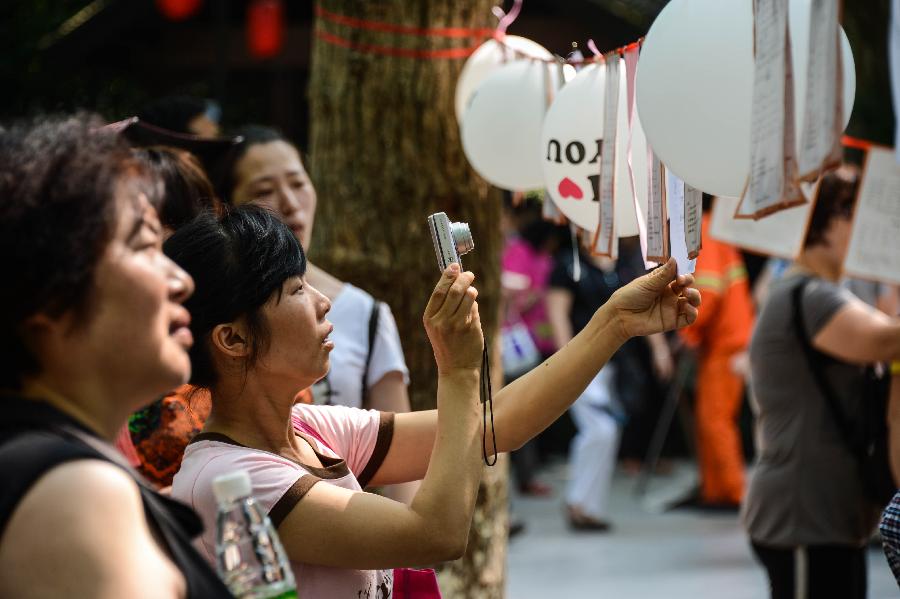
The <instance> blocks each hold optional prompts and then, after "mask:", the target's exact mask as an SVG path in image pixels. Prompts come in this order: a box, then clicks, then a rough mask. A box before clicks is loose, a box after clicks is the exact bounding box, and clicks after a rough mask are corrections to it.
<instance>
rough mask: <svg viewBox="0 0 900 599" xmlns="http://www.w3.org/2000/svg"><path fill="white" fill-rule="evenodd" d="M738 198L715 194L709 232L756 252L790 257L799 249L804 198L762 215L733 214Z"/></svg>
mask: <svg viewBox="0 0 900 599" xmlns="http://www.w3.org/2000/svg"><path fill="white" fill-rule="evenodd" d="M737 205H738V199H737V198H728V197H716V198H715V201H714V203H713V209H712V216H711V218H710V225H709V236H710V237H712V238H713V239H718V240H719V241H724V242H725V243H729V244H731V245H735V246H737V247H740V248H743V249H745V250H749V251H751V252H754V253H757V254H766V255H768V256H777V257H779V258H785V259H787V260H792V259H794V258H795V257H796V256H797V253H798V252H799V251H800V245H801V244H802V242H803V238H804V235H805V233H806V227H807V222H808V221H809V215H810V211H811V208H812V204H811V203H810V202H807V203H805V204H800V205H798V206H794V207H793V208H788V209H787V210H782V211H780V212H776V213H775V214H770V215H769V216H767V217H766V218H761V219H759V220H753V219H752V218H734V211H735V210H736V209H737Z"/></svg>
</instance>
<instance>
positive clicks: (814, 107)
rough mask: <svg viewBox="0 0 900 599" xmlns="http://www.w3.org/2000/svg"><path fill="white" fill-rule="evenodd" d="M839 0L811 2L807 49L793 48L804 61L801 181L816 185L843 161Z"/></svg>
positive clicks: (842, 80)
mask: <svg viewBox="0 0 900 599" xmlns="http://www.w3.org/2000/svg"><path fill="white" fill-rule="evenodd" d="M839 5H840V2H839V0H811V2H810V5H809V8H810V10H809V47H807V48H799V47H798V48H793V49H792V52H799V53H800V58H801V59H803V58H804V57H805V58H806V59H807V68H806V99H805V102H804V105H805V107H806V108H805V114H803V117H802V118H803V121H802V122H803V129H802V132H801V134H800V154H799V155H798V157H797V162H798V166H799V169H800V178H801V179H802V180H805V181H815V180H816V179H818V178H819V174H820V173H821V172H822V171H824V170H825V169H829V168H832V167H835V166H837V165H839V164H840V163H841V160H842V159H843V148H842V147H841V132H842V130H843V117H844V101H843V97H844V93H843V87H844V77H843V75H842V65H841V38H840V25H839V23H838V13H839V12H840V6H839Z"/></svg>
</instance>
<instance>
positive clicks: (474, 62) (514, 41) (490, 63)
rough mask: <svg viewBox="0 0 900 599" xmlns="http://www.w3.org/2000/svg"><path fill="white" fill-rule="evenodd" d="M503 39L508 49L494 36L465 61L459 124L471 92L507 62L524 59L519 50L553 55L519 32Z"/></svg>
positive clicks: (458, 86)
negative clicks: (517, 53) (519, 54)
mask: <svg viewBox="0 0 900 599" xmlns="http://www.w3.org/2000/svg"><path fill="white" fill-rule="evenodd" d="M503 42H504V43H505V44H506V46H508V49H504V47H503V45H502V44H500V43H499V42H498V41H497V40H494V39H490V40H488V41H486V42H484V43H483V44H481V45H480V46H478V49H476V50H475V52H473V53H472V55H471V56H470V57H469V58H468V60H466V64H465V65H463V68H462V71H461V72H460V74H459V79H457V81H456V120H457V122H459V123H460V124H461V123H462V117H463V115H464V114H465V112H466V106H468V103H469V100H470V99H471V97H472V94H473V93H475V90H476V89H478V86H479V85H481V83H482V82H483V81H484V80H485V79H487V77H488V75H490V74H491V73H493V72H494V71H496V70H497V69H499V68H500V67H502V66H503V65H504V64H506V63H507V62H511V61H514V60H522V57H521V56H518V55H516V52H520V53H521V54H524V55H526V56H531V57H534V58H540V59H543V60H550V59H552V58H553V54H551V53H550V51H549V50H547V49H546V48H545V47H543V46H542V45H540V44H539V43H537V42H533V41H531V40H530V39H527V38H524V37H520V36H518V35H507V36H505V37H504V38H503Z"/></svg>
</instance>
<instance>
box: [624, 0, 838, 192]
mask: <svg viewBox="0 0 900 599" xmlns="http://www.w3.org/2000/svg"><path fill="white" fill-rule="evenodd" d="M810 2H811V0H791V3H790V17H789V18H790V33H791V40H792V48H791V49H792V56H793V71H794V97H795V102H794V105H795V116H796V121H795V122H796V132H797V143H798V146H799V143H800V126H801V125H802V121H803V107H804V100H805V90H806V64H807V56H808V44H809V5H810ZM752 7H753V3H752V2H750V1H749V0H672V1H671V2H670V3H669V4H668V5H667V6H666V7H665V8H664V9H663V10H662V12H661V13H660V14H659V16H658V17H657V18H656V21H654V22H653V25H652V26H651V27H650V31H649V32H648V33H647V36H646V38H645V39H644V44H643V47H642V49H641V58H640V61H639V62H638V72H637V82H636V97H637V107H638V111H639V112H640V115H641V122H642V123H643V125H644V131H645V132H646V134H647V139H648V141H649V143H650V144H651V145H652V146H653V149H654V151H655V152H656V154H657V155H658V156H659V157H660V160H662V161H663V163H665V165H666V166H667V167H668V168H669V169H671V170H672V172H674V173H675V174H676V175H678V177H680V178H681V179H683V180H684V181H685V182H687V183H689V184H691V185H693V186H694V187H697V188H698V189H702V190H703V191H706V192H707V193H710V194H713V195H722V196H740V195H741V193H742V192H743V189H744V185H745V183H746V180H747V175H748V174H749V171H750V118H751V117H750V115H751V103H752V95H753V10H752ZM841 50H842V58H843V73H844V126H846V124H847V121H849V119H850V112H851V110H852V108H853V99H854V97H855V95H856V68H855V65H854V62H853V53H852V52H851V50H850V42H849V41H848V40H847V36H846V34H844V32H843V30H842V31H841Z"/></svg>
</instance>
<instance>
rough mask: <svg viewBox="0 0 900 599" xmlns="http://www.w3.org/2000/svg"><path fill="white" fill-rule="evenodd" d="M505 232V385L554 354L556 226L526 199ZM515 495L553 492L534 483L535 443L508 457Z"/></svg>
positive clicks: (508, 212) (511, 210)
mask: <svg viewBox="0 0 900 599" xmlns="http://www.w3.org/2000/svg"><path fill="white" fill-rule="evenodd" d="M504 217H505V218H506V219H507V222H508V223H509V224H508V227H507V231H505V233H506V235H505V244H504V248H503V255H502V257H501V268H502V273H501V277H500V284H501V290H502V292H503V314H504V319H503V328H502V329H501V332H500V334H501V336H502V339H503V363H504V373H503V374H504V379H505V383H507V384H508V383H511V382H512V381H514V380H515V379H516V378H518V377H519V376H520V375H522V374H524V373H526V372H528V371H529V370H531V369H532V368H534V367H535V366H537V365H538V364H540V363H541V362H543V361H544V360H545V359H547V358H549V357H550V356H551V355H552V354H553V352H555V351H556V344H555V343H554V339H553V329H552V327H551V325H550V320H549V318H548V317H547V308H546V305H545V299H546V294H547V282H548V279H549V277H550V271H551V270H552V269H553V255H554V253H555V250H556V246H557V245H558V244H557V235H556V228H557V227H556V225H554V224H553V223H550V222H548V221H545V220H544V219H543V217H542V216H541V203H540V201H539V199H538V198H535V197H531V196H529V197H525V198H522V199H521V201H520V203H519V204H517V205H512V204H511V203H509V202H507V203H506V205H505V206H504ZM510 458H511V463H512V467H513V473H514V475H515V482H516V485H517V487H518V489H519V492H520V493H522V494H524V495H532V496H537V497H546V496H549V495H550V494H551V493H552V488H551V487H550V486H549V485H547V484H546V483H543V482H541V481H540V480H538V478H537V476H536V471H537V469H538V467H539V465H540V454H539V452H538V449H537V439H532V440H531V441H529V442H528V443H526V444H525V445H523V446H522V447H521V448H520V449H518V450H516V451H514V452H512V454H511V455H510Z"/></svg>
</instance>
